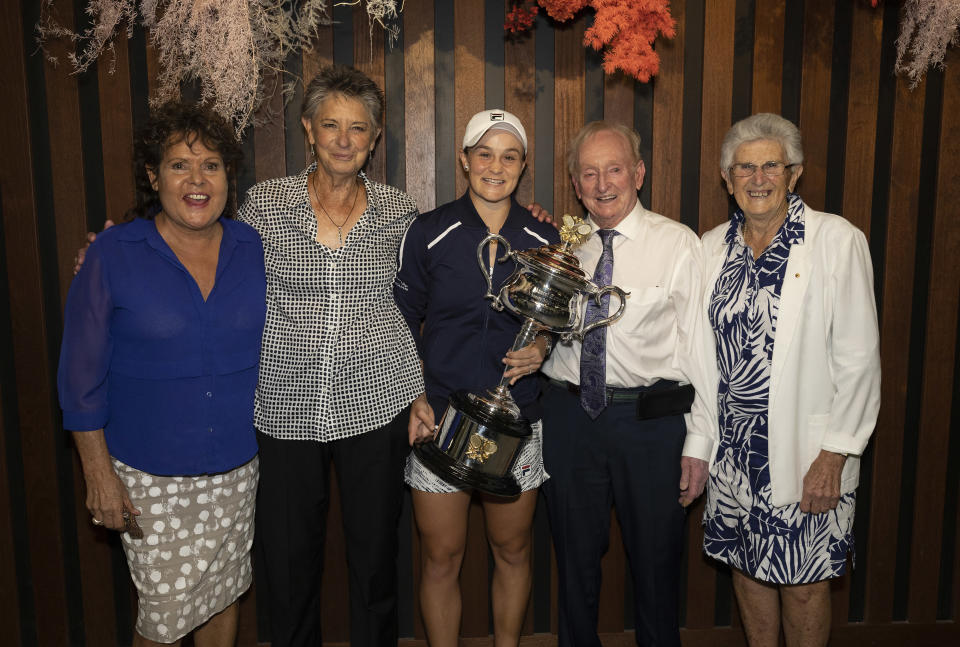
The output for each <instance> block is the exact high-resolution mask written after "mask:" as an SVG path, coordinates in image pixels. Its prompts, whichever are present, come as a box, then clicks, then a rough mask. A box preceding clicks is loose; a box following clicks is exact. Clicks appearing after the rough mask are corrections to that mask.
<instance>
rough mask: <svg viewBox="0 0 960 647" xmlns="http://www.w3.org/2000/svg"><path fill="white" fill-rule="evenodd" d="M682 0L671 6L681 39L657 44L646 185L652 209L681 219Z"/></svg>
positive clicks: (683, 36)
mask: <svg viewBox="0 0 960 647" xmlns="http://www.w3.org/2000/svg"><path fill="white" fill-rule="evenodd" d="M685 4H686V3H685V2H684V1H683V0H681V1H680V2H674V3H672V4H671V9H672V13H673V18H674V20H676V21H677V35H676V36H675V37H674V38H673V40H660V41H657V54H659V55H660V74H659V75H658V76H656V77H654V78H653V80H652V81H651V83H653V90H654V91H653V142H652V144H653V155H652V157H653V159H651V160H647V174H646V177H645V179H644V182H648V183H650V191H651V193H650V195H651V197H650V208H651V209H652V210H653V211H655V212H657V213H659V214H663V215H664V216H666V217H668V218H673V219H674V220H679V219H680V196H681V192H682V190H683V189H682V186H681V182H680V176H681V171H682V164H683V51H684V38H685V20H684V11H685V6H684V5H685Z"/></svg>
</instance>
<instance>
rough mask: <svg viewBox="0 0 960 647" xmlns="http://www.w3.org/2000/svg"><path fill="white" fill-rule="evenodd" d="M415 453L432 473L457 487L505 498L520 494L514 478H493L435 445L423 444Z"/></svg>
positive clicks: (417, 446)
mask: <svg viewBox="0 0 960 647" xmlns="http://www.w3.org/2000/svg"><path fill="white" fill-rule="evenodd" d="M413 451H415V452H416V453H417V457H418V458H419V459H420V461H421V462H422V463H423V464H424V465H426V466H427V467H428V468H429V469H430V471H432V472H433V473H434V474H436V475H437V476H439V477H440V478H442V479H443V480H444V481H447V482H448V483H452V484H453V485H456V486H457V487H460V488H464V489H467V488H473V489H476V490H480V491H482V492H486V493H488V494H493V495H496V496H504V497H512V496H517V495H518V494H520V486H519V485H518V484H517V481H516V479H514V478H513V476H511V475H505V476H493V475H491V474H485V473H483V472H478V471H477V470H474V469H470V468H468V467H465V466H464V465H463V464H461V463H459V462H457V461H455V460H454V459H452V458H450V457H449V456H447V455H446V454H445V453H443V451H442V450H441V449H440V448H439V447H437V446H436V445H435V444H434V443H430V442H428V443H421V444H419V445H416V446H414V448H413Z"/></svg>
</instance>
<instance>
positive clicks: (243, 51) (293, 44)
mask: <svg viewBox="0 0 960 647" xmlns="http://www.w3.org/2000/svg"><path fill="white" fill-rule="evenodd" d="M59 1H62V2H69V1H70V0H59ZM361 1H363V2H365V5H366V10H367V15H368V16H369V18H370V29H371V36H372V33H373V24H374V23H377V24H379V25H380V26H381V27H384V28H385V29H387V30H388V33H390V34H391V35H395V34H396V31H397V27H396V26H391V27H388V26H387V25H386V21H387V20H390V19H395V18H396V17H397V6H396V0H353V1H352V2H347V3H345V4H359V3H360V2H361ZM41 2H42V5H41V14H40V15H41V17H40V21H39V22H38V23H37V27H36V29H37V39H38V42H39V43H40V45H41V47H43V45H44V43H45V42H47V41H50V40H52V39H58V38H67V39H69V40H71V41H73V42H74V43H75V46H76V47H77V49H78V50H79V52H78V53H74V54H71V55H70V56H69V60H70V63H71V65H72V66H73V71H74V73H81V72H84V71H85V70H86V69H87V68H89V66H90V64H91V63H93V62H94V61H96V60H97V59H98V58H100V56H101V54H102V53H103V52H104V50H107V51H111V52H112V50H113V39H114V38H115V36H116V34H117V32H118V30H119V29H120V28H121V25H124V26H125V31H126V35H127V38H130V37H131V36H132V35H133V25H134V24H135V23H136V21H137V16H138V14H139V17H140V24H141V25H142V26H143V27H144V29H146V30H147V32H148V33H149V36H150V42H151V44H152V45H153V47H154V48H155V49H156V50H157V54H158V57H159V63H160V75H159V78H158V79H157V81H158V90H157V93H156V95H155V96H154V97H151V103H152V104H154V105H159V104H161V103H163V102H164V101H167V100H168V99H171V98H175V97H179V96H180V83H181V82H184V81H198V82H199V83H200V88H201V96H202V101H203V102H205V103H208V104H209V105H210V106H211V108H212V109H213V110H214V111H216V112H217V113H218V114H220V115H222V116H223V117H225V118H227V119H231V120H232V121H233V123H234V125H235V126H236V129H237V136H238V137H239V136H240V134H241V133H242V132H243V130H244V129H245V128H246V127H247V125H248V124H249V123H250V121H251V119H252V117H253V114H254V112H255V111H256V110H257V108H258V107H259V106H260V104H261V103H263V100H264V98H265V97H266V96H269V95H271V94H272V93H273V90H274V88H273V87H270V88H267V89H266V91H265V88H264V78H265V73H267V72H271V71H274V72H277V73H278V75H277V76H276V77H273V75H271V77H272V78H283V77H284V75H285V74H286V72H285V71H284V69H283V63H284V61H285V60H286V58H287V56H288V55H289V54H290V53H291V52H292V51H296V50H309V49H310V43H311V41H312V39H313V38H314V37H315V36H316V33H317V28H318V27H319V26H320V25H325V24H329V23H330V16H329V14H328V12H327V2H326V0H139V3H138V2H137V0H88V2H87V7H86V13H87V14H88V15H89V16H90V20H91V23H92V26H91V27H89V28H88V29H86V30H84V31H83V32H82V33H77V32H75V31H73V30H72V29H69V28H67V27H64V26H63V25H62V24H60V22H59V21H58V20H57V19H56V16H55V7H54V0H41ZM138 4H139V10H138V7H137V5H138ZM47 56H48V58H49V59H50V60H52V61H53V62H54V63H56V59H55V58H53V57H52V56H51V55H50V54H49V53H47ZM111 71H112V70H111ZM285 89H286V90H289V89H291V88H290V87H289V86H286V87H285Z"/></svg>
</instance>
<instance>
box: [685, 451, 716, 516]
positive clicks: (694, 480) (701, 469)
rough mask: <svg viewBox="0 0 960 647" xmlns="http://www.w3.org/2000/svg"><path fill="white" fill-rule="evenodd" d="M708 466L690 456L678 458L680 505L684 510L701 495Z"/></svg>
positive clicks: (705, 462) (708, 469)
mask: <svg viewBox="0 0 960 647" xmlns="http://www.w3.org/2000/svg"><path fill="white" fill-rule="evenodd" d="M709 471H710V464H709V463H707V461H704V460H700V459H699V458H694V457H692V456H681V457H680V505H682V506H683V507H684V508H686V507H687V506H688V505H690V504H691V503H693V502H694V501H696V500H697V497H699V496H700V495H701V494H703V487H704V486H705V485H706V484H707V475H708V474H709Z"/></svg>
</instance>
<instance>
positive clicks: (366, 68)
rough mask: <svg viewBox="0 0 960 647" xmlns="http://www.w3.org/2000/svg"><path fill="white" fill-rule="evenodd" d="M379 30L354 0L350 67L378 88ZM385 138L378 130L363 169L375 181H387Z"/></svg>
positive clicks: (380, 72)
mask: <svg viewBox="0 0 960 647" xmlns="http://www.w3.org/2000/svg"><path fill="white" fill-rule="evenodd" d="M383 55H384V52H383V30H381V29H380V27H379V26H378V25H373V26H371V25H370V20H369V19H368V17H367V10H366V6H365V5H364V4H363V3H357V4H356V5H354V7H353V63H354V67H356V68H357V69H358V70H360V71H361V72H363V73H364V74H366V75H367V76H369V77H370V78H371V79H373V80H374V81H375V82H376V84H377V85H378V86H380V89H381V90H382V89H383V88H384V84H383V74H384V67H385V63H384V60H383ZM386 148H387V138H386V137H385V136H384V135H383V134H381V135H380V139H379V141H378V142H377V147H376V148H375V149H374V151H373V155H371V156H370V159H369V160H368V161H367V173H368V174H369V175H370V178H371V179H372V180H375V181H377V182H386V181H387V166H386V165H387V151H386Z"/></svg>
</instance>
